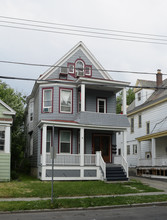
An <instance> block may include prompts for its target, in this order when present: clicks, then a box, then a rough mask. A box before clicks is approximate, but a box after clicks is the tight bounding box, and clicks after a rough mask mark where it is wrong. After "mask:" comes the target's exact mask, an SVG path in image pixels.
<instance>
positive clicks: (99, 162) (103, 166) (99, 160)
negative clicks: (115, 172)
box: [96, 151, 106, 179]
mask: <svg viewBox="0 0 167 220" xmlns="http://www.w3.org/2000/svg"><path fill="white" fill-rule="evenodd" d="M96 157H97V163H96V165H97V166H99V167H100V168H101V170H102V172H103V179H106V163H105V162H104V160H103V157H102V155H101V151H97V152H96Z"/></svg>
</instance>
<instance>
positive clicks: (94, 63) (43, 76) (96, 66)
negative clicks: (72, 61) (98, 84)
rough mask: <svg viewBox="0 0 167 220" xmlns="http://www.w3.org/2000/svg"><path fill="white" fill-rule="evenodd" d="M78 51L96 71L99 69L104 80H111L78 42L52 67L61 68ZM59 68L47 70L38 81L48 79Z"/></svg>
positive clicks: (82, 44)
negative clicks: (80, 51) (88, 60)
mask: <svg viewBox="0 0 167 220" xmlns="http://www.w3.org/2000/svg"><path fill="white" fill-rule="evenodd" d="M79 49H81V50H82V52H83V53H84V54H85V55H86V56H87V57H88V58H89V59H90V61H91V62H92V64H93V65H94V66H95V68H96V69H100V70H99V72H100V73H101V75H102V76H103V77H104V78H105V79H112V77H111V76H110V75H109V74H108V72H107V71H105V69H104V68H103V66H102V65H101V64H100V63H99V62H98V61H97V59H96V58H95V57H94V55H93V54H92V53H91V52H90V51H89V49H88V48H87V47H86V46H85V44H84V43H83V42H82V41H80V42H79V43H78V44H76V45H75V46H74V47H73V48H72V49H71V50H70V51H69V52H67V53H66V54H65V55H64V56H63V57H62V58H61V59H60V60H58V61H57V62H56V63H55V64H54V66H61V65H62V64H63V63H65V62H66V61H67V60H68V59H69V56H72V55H73V54H74V53H76V52H77V51H78V50H79ZM58 68H59V67H51V68H49V69H48V70H47V71H46V72H45V73H44V74H43V75H42V76H40V77H39V78H38V79H39V80H41V79H43V80H45V79H46V77H49V76H50V75H51V74H52V73H53V71H55V70H56V69H58ZM101 70H102V71H101Z"/></svg>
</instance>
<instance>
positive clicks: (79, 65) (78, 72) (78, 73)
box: [75, 60, 85, 76]
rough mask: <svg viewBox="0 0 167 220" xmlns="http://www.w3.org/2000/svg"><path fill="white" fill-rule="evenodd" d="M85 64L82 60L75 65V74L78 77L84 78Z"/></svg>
mask: <svg viewBox="0 0 167 220" xmlns="http://www.w3.org/2000/svg"><path fill="white" fill-rule="evenodd" d="M84 68H85V65H84V62H83V61H82V60H77V61H76V63H75V73H76V76H84Z"/></svg>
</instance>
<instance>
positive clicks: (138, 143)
mask: <svg viewBox="0 0 167 220" xmlns="http://www.w3.org/2000/svg"><path fill="white" fill-rule="evenodd" d="M137 146H138V149H137V154H138V157H137V159H138V161H137V165H138V166H140V157H141V141H137Z"/></svg>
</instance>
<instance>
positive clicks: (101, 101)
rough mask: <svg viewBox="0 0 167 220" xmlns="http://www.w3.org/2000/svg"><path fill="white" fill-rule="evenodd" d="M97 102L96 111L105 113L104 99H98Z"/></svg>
mask: <svg viewBox="0 0 167 220" xmlns="http://www.w3.org/2000/svg"><path fill="white" fill-rule="evenodd" d="M97 102H98V104H97V110H98V113H106V99H98V100H97Z"/></svg>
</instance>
